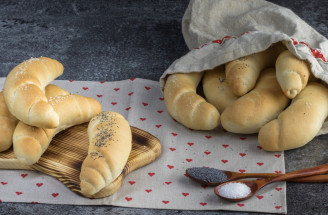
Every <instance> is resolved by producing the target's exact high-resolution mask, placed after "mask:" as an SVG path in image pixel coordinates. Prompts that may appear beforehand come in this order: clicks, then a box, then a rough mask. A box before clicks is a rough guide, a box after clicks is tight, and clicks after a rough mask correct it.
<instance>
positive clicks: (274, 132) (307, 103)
mask: <svg viewBox="0 0 328 215" xmlns="http://www.w3.org/2000/svg"><path fill="white" fill-rule="evenodd" d="M327 116H328V88H326V87H324V86H323V85H321V84H319V83H315V82H310V83H308V85H307V86H306V87H305V88H304V89H303V90H302V91H301V92H300V93H299V94H298V95H297V96H296V97H295V98H294V99H293V101H292V103H291V105H290V106H289V107H288V108H287V109H286V110H284V111H283V112H281V113H280V114H279V116H278V118H277V119H274V120H272V121H270V122H269V123H267V124H266V125H264V126H263V127H262V128H261V129H260V131H259V135H258V142H259V144H260V145H261V146H262V148H263V149H264V150H267V151H283V150H289V149H295V148H298V147H301V146H304V145H305V144H306V143H308V142H309V141H311V140H312V139H313V138H314V137H315V136H316V135H317V134H318V132H319V130H320V129H321V127H322V124H323V123H324V121H325V119H326V118H327Z"/></svg>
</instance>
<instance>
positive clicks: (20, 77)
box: [0, 57, 132, 196]
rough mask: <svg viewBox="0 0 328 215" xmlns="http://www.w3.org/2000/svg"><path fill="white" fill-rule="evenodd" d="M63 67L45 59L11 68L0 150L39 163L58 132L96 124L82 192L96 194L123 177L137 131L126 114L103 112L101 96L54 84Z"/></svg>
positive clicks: (2, 103) (2, 99)
mask: <svg viewBox="0 0 328 215" xmlns="http://www.w3.org/2000/svg"><path fill="white" fill-rule="evenodd" d="M63 70H64V68H63V65H62V64H61V63H60V62H58V61H57V60H54V59H50V58H47V57H40V58H31V59H29V60H26V61H24V62H22V63H21V64H19V65H17V66H16V67H15V68H14V69H12V71H10V73H9V74H8V76H7V78H6V80H5V84H4V88H3V91H2V92H0V134H1V135H0V152H2V151H6V150H8V149H11V148H13V151H14V154H15V156H16V157H17V159H18V160H19V161H21V162H23V163H25V164H28V165H33V164H35V163H37V162H38V161H39V159H40V158H41V156H42V154H43V153H44V152H45V151H46V150H47V148H48V146H49V144H50V142H51V140H52V138H53V137H54V136H55V135H56V134H57V133H59V132H60V131H62V130H64V129H67V128H69V127H71V126H74V125H78V124H82V123H85V122H90V123H89V126H88V135H89V143H90V145H89V150H88V155H87V157H86V158H85V160H84V161H83V164H82V167H81V174H80V180H81V184H80V186H81V193H82V194H83V195H85V196H90V195H93V194H95V193H96V192H98V191H99V190H101V189H102V188H104V187H105V186H107V185H108V184H109V183H111V182H112V181H113V180H115V179H116V178H117V177H118V176H119V175H120V173H121V172H122V170H123V168H124V166H125V164H126V162H127V160H128V157H129V154H130V152H131V148H132V133H131V129H130V126H129V123H128V122H127V121H126V120H125V119H124V117H123V116H122V115H120V114H119V113H115V112H110V111H107V112H102V107H101V104H100V103H99V102H98V101H97V100H96V99H94V98H89V97H84V96H81V95H76V94H70V93H69V92H68V91H66V90H64V89H61V88H60V87H58V86H56V85H52V84H50V82H52V81H53V80H54V79H56V78H57V77H58V76H60V75H61V74H62V73H63Z"/></svg>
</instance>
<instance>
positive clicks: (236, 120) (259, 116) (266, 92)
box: [221, 68, 289, 134]
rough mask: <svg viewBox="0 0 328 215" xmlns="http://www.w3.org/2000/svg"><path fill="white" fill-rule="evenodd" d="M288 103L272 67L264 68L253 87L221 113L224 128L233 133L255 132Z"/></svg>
mask: <svg viewBox="0 0 328 215" xmlns="http://www.w3.org/2000/svg"><path fill="white" fill-rule="evenodd" d="M288 104H289V99H288V98H287V97H286V96H285V95H284V94H283V92H282V91H281V89H280V86H279V84H278V81H277V78H276V73H275V70H274V69H273V68H269V69H266V70H264V71H263V72H262V73H261V76H260V78H259V80H258V83H257V84H256V86H255V88H254V89H253V90H252V91H250V92H249V93H247V94H246V95H244V96H242V97H240V98H238V99H237V100H236V101H235V102H234V103H232V104H231V105H230V106H228V107H227V108H226V109H225V110H224V111H223V113H222V114H221V124H222V127H223V128H224V129H226V130H227V131H230V132H233V133H241V134H251V133H257V132H258V131H259V130H260V128H261V127H262V126H263V125H265V124H266V123H267V122H269V121H271V120H272V119H275V118H276V117H277V116H278V114H279V113H280V112H281V111H282V110H283V109H284V108H286V106H287V105H288Z"/></svg>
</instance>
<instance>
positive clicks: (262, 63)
mask: <svg viewBox="0 0 328 215" xmlns="http://www.w3.org/2000/svg"><path fill="white" fill-rule="evenodd" d="M283 50H285V47H284V46H283V45H282V44H281V43H277V44H275V45H272V46H271V47H269V48H268V49H266V50H264V51H262V52H258V53H255V54H251V55H248V56H246V57H241V58H239V59H237V60H233V61H231V62H229V63H226V69H225V71H226V78H227V81H228V84H229V86H230V87H231V90H232V92H233V93H234V94H235V95H237V96H242V95H245V94H246V93H247V92H249V91H250V90H251V89H253V88H254V86H255V84H256V81H257V79H258V77H259V75H260V72H261V71H262V70H264V69H266V68H269V67H274V65H275V62H276V59H277V57H278V55H279V54H280V53H281V52H282V51H283Z"/></svg>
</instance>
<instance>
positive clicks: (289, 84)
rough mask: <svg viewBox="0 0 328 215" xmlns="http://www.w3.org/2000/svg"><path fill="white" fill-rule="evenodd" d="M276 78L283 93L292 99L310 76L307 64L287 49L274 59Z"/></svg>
mask: <svg viewBox="0 0 328 215" xmlns="http://www.w3.org/2000/svg"><path fill="white" fill-rule="evenodd" d="M276 73H277V79H278V82H279V84H280V86H281V89H282V91H283V92H284V93H285V95H286V96H287V97H288V98H290V99H293V98H295V96H296V95H297V94H299V93H300V92H301V90H302V89H304V87H305V86H306V85H307V83H308V81H309V78H310V76H311V70H310V67H309V64H308V63H307V61H305V60H300V59H298V58H297V57H296V56H294V55H293V54H292V53H291V52H290V51H289V50H286V51H283V52H282V53H281V54H280V55H279V57H278V58H277V61H276Z"/></svg>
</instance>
